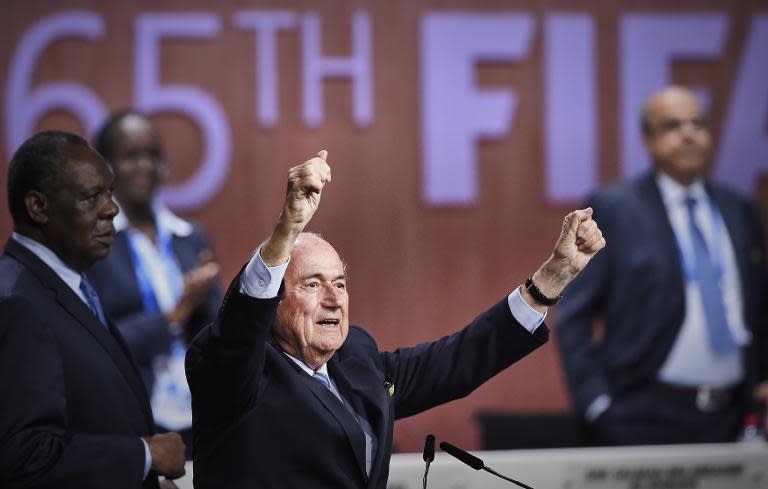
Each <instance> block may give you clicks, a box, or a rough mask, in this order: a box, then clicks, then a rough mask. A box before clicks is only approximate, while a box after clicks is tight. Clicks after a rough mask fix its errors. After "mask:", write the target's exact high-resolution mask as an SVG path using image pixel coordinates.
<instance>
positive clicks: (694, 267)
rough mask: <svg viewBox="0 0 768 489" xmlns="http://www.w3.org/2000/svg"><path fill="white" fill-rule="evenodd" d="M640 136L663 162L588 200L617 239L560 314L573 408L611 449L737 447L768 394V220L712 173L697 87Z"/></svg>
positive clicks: (661, 107)
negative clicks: (598, 328) (767, 224)
mask: <svg viewBox="0 0 768 489" xmlns="http://www.w3.org/2000/svg"><path fill="white" fill-rule="evenodd" d="M641 130H642V133H643V138H644V144H645V148H646V150H647V151H648V153H649V155H650V156H651V159H652V161H653V170H652V171H650V172H649V173H647V174H646V175H643V176H641V177H639V178H637V179H635V180H632V181H629V182H623V183H618V184H615V185H611V186H608V187H606V188H603V189H600V190H598V191H597V192H595V194H594V195H593V196H592V197H591V198H590V199H589V205H590V206H592V207H593V208H594V217H595V220H597V222H599V223H600V227H601V229H602V230H603V232H604V233H605V237H606V239H607V240H608V242H610V243H611V247H610V248H609V249H608V250H606V252H605V253H601V254H600V256H598V257H597V258H596V259H595V261H594V263H593V264H591V265H590V267H589V268H588V269H587V270H586V271H585V273H584V274H582V275H580V276H579V277H578V278H577V279H576V280H575V281H574V282H573V283H572V284H571V285H570V286H569V287H568V289H567V290H566V293H565V294H564V299H563V301H562V303H561V305H560V307H559V310H558V314H557V325H558V346H559V347H560V352H561V356H562V359H563V366H564V368H565V372H566V376H567V380H568V385H569V388H570V391H571V397H572V400H573V404H574V406H575V408H576V409H577V410H578V411H579V412H580V413H581V414H582V415H583V416H584V417H585V418H586V421H587V425H588V426H589V427H590V432H591V434H592V436H593V438H594V440H593V441H594V442H595V443H597V444H600V445H616V444H622V445H623V444H667V443H697V442H725V441H732V440H735V439H737V437H738V436H739V434H740V433H741V431H742V429H743V426H744V424H745V422H746V423H749V424H751V423H754V422H756V421H757V422H759V419H760V415H759V411H760V404H759V401H761V400H762V401H763V402H764V401H765V398H766V395H767V394H768V393H766V389H767V388H766V385H768V384H765V379H766V377H767V376H768V371H767V370H766V359H768V344H766V340H765V334H766V328H768V309H767V306H768V301H766V300H765V298H766V297H768V286H767V281H766V280H767V279H766V267H765V257H764V250H765V243H764V241H763V237H764V232H763V227H762V224H761V223H762V218H761V216H760V212H759V209H758V207H757V206H756V205H755V203H754V202H752V201H750V200H749V199H747V198H746V197H745V196H742V195H738V194H737V193H735V192H734V191H732V190H730V189H728V188H725V187H723V186H721V185H718V184H715V183H713V182H711V181H709V180H707V178H706V175H707V169H708V164H709V160H710V154H711V149H712V136H711V134H710V130H709V122H708V120H707V116H706V114H705V113H704V111H703V110H702V109H701V107H700V105H699V103H698V102H697V101H696V98H695V97H694V94H693V93H692V92H691V91H690V90H688V89H686V88H683V87H679V86H670V87H666V88H664V89H662V90H660V91H658V92H657V93H654V94H653V95H652V96H651V97H650V98H649V99H648V101H647V102H646V104H645V106H644V108H643V112H642V115H641ZM597 322H600V323H602V325H603V327H604V329H603V334H602V338H601V339H600V340H597V339H596V338H595V334H594V331H595V325H596V323H597Z"/></svg>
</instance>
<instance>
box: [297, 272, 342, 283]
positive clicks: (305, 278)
mask: <svg viewBox="0 0 768 489" xmlns="http://www.w3.org/2000/svg"><path fill="white" fill-rule="evenodd" d="M311 278H316V279H319V280H324V279H323V274H322V273H313V274H310V275H305V276H304V277H302V280H309V279H311ZM346 279H347V274H346V273H343V274H341V275H337V276H336V277H334V278H332V279H331V282H334V281H336V280H346Z"/></svg>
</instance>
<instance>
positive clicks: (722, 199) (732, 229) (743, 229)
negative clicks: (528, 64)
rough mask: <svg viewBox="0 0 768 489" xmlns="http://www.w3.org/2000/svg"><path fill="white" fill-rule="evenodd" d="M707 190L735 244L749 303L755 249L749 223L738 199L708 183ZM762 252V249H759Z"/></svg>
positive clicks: (744, 290) (734, 248)
mask: <svg viewBox="0 0 768 489" xmlns="http://www.w3.org/2000/svg"><path fill="white" fill-rule="evenodd" d="M707 190H708V191H709V194H710V195H711V196H712V199H713V200H714V201H715V205H716V206H717V209H718V211H720V216H721V217H722V218H723V222H725V227H726V231H727V232H728V236H729V237H730V239H731V244H732V245H733V252H734V255H735V256H736V266H737V267H738V269H739V278H740V282H741V293H742V295H743V297H744V303H745V304H748V303H749V297H748V296H749V294H750V293H751V292H752V287H749V284H748V283H747V282H748V277H749V269H750V263H749V260H750V257H751V256H752V252H753V251H754V250H750V249H749V239H748V236H747V234H746V233H747V229H748V225H747V223H745V222H744V215H743V210H741V209H740V208H739V206H738V204H737V202H736V201H734V200H733V199H729V198H728V196H727V195H725V194H724V193H723V192H721V191H719V190H718V189H716V188H714V187H712V186H711V185H707ZM758 252H762V250H758Z"/></svg>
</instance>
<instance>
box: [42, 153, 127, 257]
mask: <svg viewBox="0 0 768 489" xmlns="http://www.w3.org/2000/svg"><path fill="white" fill-rule="evenodd" d="M66 156H67V158H68V163H67V165H66V167H65V168H64V170H63V172H62V173H61V174H60V176H59V178H58V179H57V181H56V182H55V183H54V185H52V187H53V189H52V190H51V191H50V192H48V195H47V196H46V204H45V210H44V214H45V216H46V218H47V219H46V222H45V223H44V225H43V226H42V233H43V236H44V239H45V242H44V243H43V244H45V245H46V246H47V247H48V248H50V249H51V250H52V251H53V252H54V253H56V255H58V257H59V258H60V259H61V260H62V261H63V262H64V263H66V264H67V265H69V266H70V267H72V268H73V269H75V270H77V271H81V272H82V271H85V270H86V269H88V268H89V267H90V266H91V265H93V264H94V263H95V262H97V261H98V260H101V259H103V258H105V257H106V256H107V253H108V252H109V248H110V246H111V245H112V241H113V239H114V236H115V228H114V226H113V225H112V219H113V218H114V217H115V216H116V215H117V212H118V208H117V205H116V204H115V202H114V201H113V200H112V184H113V180H114V177H113V175H112V171H111V170H110V169H109V166H108V165H107V163H106V162H105V161H104V159H103V158H102V157H101V156H99V154H98V153H96V152H95V151H93V150H92V149H90V148H87V147H84V146H74V147H72V148H70V149H68V150H67V154H66Z"/></svg>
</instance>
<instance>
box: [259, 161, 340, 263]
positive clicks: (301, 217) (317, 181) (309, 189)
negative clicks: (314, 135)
mask: <svg viewBox="0 0 768 489" xmlns="http://www.w3.org/2000/svg"><path fill="white" fill-rule="evenodd" d="M326 158H328V152H327V151H325V150H322V151H320V152H319V153H317V156H315V157H314V158H312V159H310V160H308V161H305V162H304V163H302V164H301V165H299V166H295V167H293V168H291V169H290V170H289V171H288V189H287V191H286V195H285V204H284V205H283V210H282V212H281V213H280V219H278V222H277V225H276V226H275V229H274V230H273V231H272V234H271V235H270V237H269V239H268V240H267V242H266V243H265V244H264V246H262V248H261V259H262V260H264V263H265V264H266V265H267V266H270V267H271V266H277V265H282V264H283V263H285V262H286V261H288V258H289V257H290V256H291V250H292V249H293V243H294V242H295V241H296V238H297V237H298V236H299V234H301V232H302V231H304V228H305V227H306V225H307V224H309V221H310V220H311V219H312V216H314V215H315V211H317V208H318V206H319V205H320V196H321V195H322V191H323V187H325V185H326V184H327V183H328V182H330V181H331V167H330V166H328V163H326Z"/></svg>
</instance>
